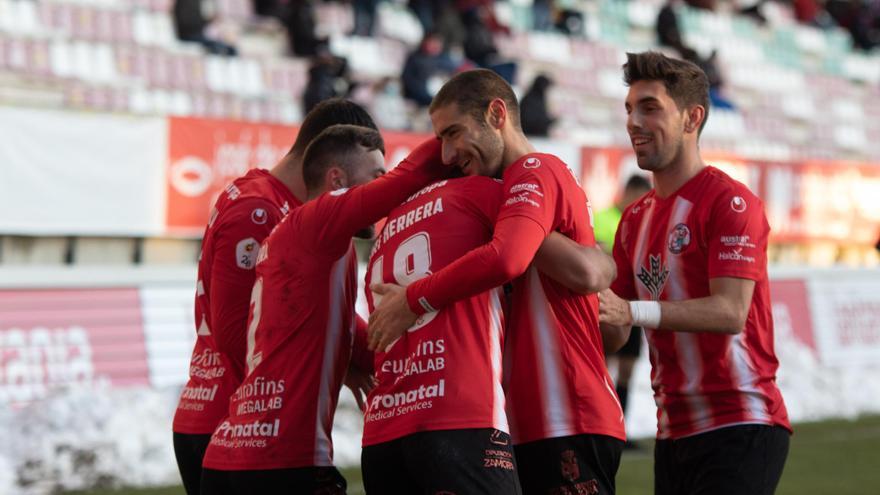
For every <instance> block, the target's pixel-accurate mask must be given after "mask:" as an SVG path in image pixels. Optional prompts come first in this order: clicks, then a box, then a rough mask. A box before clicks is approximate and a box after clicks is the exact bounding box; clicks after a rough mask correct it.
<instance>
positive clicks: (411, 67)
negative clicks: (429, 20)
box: [400, 32, 458, 107]
mask: <svg viewBox="0 0 880 495" xmlns="http://www.w3.org/2000/svg"><path fill="white" fill-rule="evenodd" d="M457 65H458V64H456V63H455V61H453V60H452V59H451V58H450V57H449V56H448V55H447V54H445V53H444V52H443V40H441V39H440V35H439V34H438V33H433V32H432V33H428V34H426V35H425V37H424V38H423V39H422V42H421V43H419V47H418V48H417V49H416V50H414V51H413V52H412V53H410V54H409V56H408V57H407V58H406V62H404V64H403V72H402V73H401V75H400V79H401V82H402V83H403V97H404V98H406V99H407V100H411V101H413V102H414V103H415V104H416V105H418V106H419V107H427V106H428V105H430V104H431V99H432V98H433V97H434V95H433V94H432V93H431V92H430V91H429V90H428V81H429V80H430V79H431V78H432V77H434V76H438V75H440V76H448V75H450V74H452V73H453V72H455V70H456V69H457Z"/></svg>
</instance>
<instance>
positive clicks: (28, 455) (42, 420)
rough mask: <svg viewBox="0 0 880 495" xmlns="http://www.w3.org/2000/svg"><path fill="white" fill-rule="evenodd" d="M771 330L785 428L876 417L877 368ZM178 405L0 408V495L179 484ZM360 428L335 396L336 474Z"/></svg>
mask: <svg viewBox="0 0 880 495" xmlns="http://www.w3.org/2000/svg"><path fill="white" fill-rule="evenodd" d="M779 330H781V331H780V332H779V335H778V336H777V337H778V338H777V344H776V350H777V354H778V357H779V360H780V370H779V386H780V387H781V388H782V392H783V396H784V397H785V401H786V404H787V406H788V411H789V414H790V416H791V418H792V420H793V421H795V422H798V421H811V420H819V419H826V418H832V417H835V418H839V417H843V418H853V417H856V416H858V415H860V414H866V413H874V414H876V413H880V364H874V365H862V366H856V365H853V366H850V367H847V368H843V367H828V366H822V365H821V363H820V362H819V360H818V359H817V357H816V355H815V354H814V353H813V351H812V350H811V349H809V348H808V347H806V346H803V345H802V344H800V343H798V341H797V340H795V339H794V338H792V337H791V335H790V334H788V333H787V332H786V329H784V328H783V329H779ZM177 398H178V390H177V389H165V390H153V389H143V388H140V389H112V388H109V387H107V386H96V387H81V388H69V389H63V390H55V391H53V392H52V393H51V394H50V395H49V397H48V398H46V399H44V400H41V401H39V402H34V403H31V404H29V405H27V406H24V407H17V408H10V407H3V408H0V438H3V442H0V493H2V494H24V495H32V494H48V493H51V492H53V491H57V490H59V489H82V488H91V487H117V486H122V485H130V486H159V485H170V484H178V483H179V482H180V478H179V476H178V473H177V466H176V463H175V460H174V451H173V447H172V442H171V418H172V417H173V414H174V409H175V407H176V404H177ZM628 413H629V414H628V416H627V428H628V431H629V435H630V436H631V437H633V438H640V437H650V436H653V435H654V434H655V428H656V416H655V415H656V409H655V407H654V401H653V397H652V393H651V388H650V365H649V363H648V361H647V359H646V356H645V355H643V356H642V358H641V359H640V360H639V361H638V362H637V364H636V367H635V370H634V374H633V383H632V384H631V392H630V410H629V411H628ZM362 428H363V417H362V415H361V413H360V411H359V410H358V409H357V406H356V404H355V401H354V399H353V397H352V395H351V392H350V391H348V390H347V389H343V391H342V392H341V394H340V401H339V409H338V411H337V415H336V420H335V426H334V431H333V440H334V446H335V458H336V464H337V465H339V466H354V465H358V464H359V463H360V452H361V446H360V440H361V431H362Z"/></svg>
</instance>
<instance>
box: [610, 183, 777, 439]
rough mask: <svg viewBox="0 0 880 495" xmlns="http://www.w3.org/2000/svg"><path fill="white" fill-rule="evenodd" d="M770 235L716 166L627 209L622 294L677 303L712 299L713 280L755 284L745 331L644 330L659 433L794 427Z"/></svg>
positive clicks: (620, 252) (742, 189) (618, 242)
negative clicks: (772, 283) (779, 353)
mask: <svg viewBox="0 0 880 495" xmlns="http://www.w3.org/2000/svg"><path fill="white" fill-rule="evenodd" d="M769 232H770V226H769V224H768V223H767V219H766V217H765V215H764V206H763V203H762V202H761V200H760V199H758V197H757V196H755V195H754V194H752V192H751V191H749V189H748V188H747V187H746V186H745V185H743V184H741V183H739V182H737V181H735V180H733V179H731V178H730V177H729V176H727V175H726V174H725V173H723V172H721V171H720V170H718V169H716V168H714V167H706V168H705V169H704V170H702V171H700V173H699V174H697V175H696V176H695V177H694V178H692V179H691V180H689V181H688V182H687V183H685V184H684V185H683V186H682V187H681V188H680V189H679V190H678V191H676V192H675V194H673V195H671V196H670V197H668V198H659V197H657V196H656V195H655V193H654V191H651V192H650V193H648V194H646V195H645V196H644V197H642V198H641V199H640V200H639V201H636V202H635V203H633V204H632V205H631V206H630V207H629V208H627V209H626V211H625V212H624V213H623V218H622V220H621V223H620V227H619V228H618V231H617V238H616V239H615V242H614V259H615V261H616V263H617V279H616V280H615V282H614V284H613V285H612V289H613V290H614V292H616V293H617V294H618V295H619V296H621V297H622V298H624V299H631V300H634V299H640V300H660V301H681V300H685V299H695V298H701V297H707V296H709V295H710V294H709V280H710V279H712V278H717V277H734V278H743V279H749V280H754V281H755V292H754V295H753V297H752V305H751V307H750V308H749V314H748V319H747V321H746V327H745V330H743V331H742V332H741V333H739V334H737V335H725V334H718V333H709V332H705V333H685V332H675V331H671V330H667V329H649V328H646V329H645V330H646V336H647V340H648V344H649V346H650V359H651V365H652V370H651V380H652V385H653V388H654V399H655V401H656V403H657V408H658V409H657V430H658V432H657V436H658V438H661V439H668V438H673V439H674V438H680V437H684V436H688V435H694V434H697V433H701V432H705V431H709V430H713V429H717V428H721V427H725V426H731V425H737V424H767V425H780V426H783V427H785V428H789V429H790V425H789V421H788V414H787V412H786V409H785V404H784V402H783V400H782V395H781V394H780V392H779V388H778V387H777V386H776V369H777V368H778V365H779V363H778V361H777V359H776V354H775V351H774V348H773V320H772V317H771V307H770V293H769V282H768V279H767V238H768V235H769Z"/></svg>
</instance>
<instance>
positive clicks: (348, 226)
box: [301, 138, 451, 249]
mask: <svg viewBox="0 0 880 495" xmlns="http://www.w3.org/2000/svg"><path fill="white" fill-rule="evenodd" d="M450 171H451V168H450V167H446V166H444V165H443V161H442V159H441V155H440V141H439V140H437V139H434V138H431V139H428V140H427V141H425V142H423V143H422V144H420V145H419V146H417V147H416V149H414V150H413V151H412V152H411V153H410V154H409V155H408V156H407V157H406V158H404V159H403V161H401V162H400V164H399V165H397V167H395V168H394V169H393V170H391V171H390V172H389V173H387V174H385V175H383V176H382V177H379V178H377V179H375V180H373V181H371V182H369V183H367V184H364V185H361V186H356V187H353V188H351V189H350V190H348V191H344V190H338V191H334V192H331V193H329V194H325V195H323V196H321V197H320V198H318V200H317V201H315V202H313V203H307V204H306V205H304V206H302V207H301V210H302V213H301V215H302V217H305V219H304V222H305V224H306V225H309V226H310V228H311V229H312V230H314V231H315V232H316V233H317V235H316V236H315V239H316V240H319V241H320V242H321V244H320V246H318V247H319V248H321V249H326V246H327V245H328V242H329V243H331V244H333V243H334V241H346V242H347V241H348V240H349V239H350V238H351V237H352V235H354V233H355V232H357V231H358V230H361V229H363V228H364V227H367V226H369V225H371V224H374V223H376V222H377V221H379V219H381V218H382V217H385V216H386V215H387V214H388V212H389V211H391V210H392V209H393V208H394V207H396V206H397V205H399V204H400V203H402V202H403V201H405V200H406V198H408V197H409V196H410V195H411V194H413V193H415V192H417V191H418V190H419V189H421V188H422V187H424V186H427V185H428V184H430V183H432V182H435V181H437V180H438V179H441V178H443V177H445V176H446V175H448V174H449V172H450ZM330 218H332V221H328V219H330Z"/></svg>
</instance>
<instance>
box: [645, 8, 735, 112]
mask: <svg viewBox="0 0 880 495" xmlns="http://www.w3.org/2000/svg"><path fill="white" fill-rule="evenodd" d="M677 3H678V0H667V2H666V4H665V5H664V6H663V8H662V9H660V12H659V13H658V14H657V39H658V41H659V42H660V45H661V46H668V47H669V48H672V49H674V50H676V51H677V52H678V53H679V55H680V56H681V58H683V59H684V60H687V61H688V62H693V63H694V64H696V65H697V66H699V67H700V68H701V69H703V72H705V73H706V76H707V77H708V78H709V98H710V100H711V103H712V106H714V107H716V108H725V109H733V108H735V107H734V105H733V103H732V102H731V101H730V100H728V99H727V98H725V97H724V96H723V94H722V86H723V85H724V81H723V80H722V78H721V71H719V70H718V65H717V63H716V57H717V53H716V52H715V51H712V54H711V55H709V57H706V58H704V57H701V56H700V54H699V53H697V51H696V50H694V49H693V48H691V47H689V46H687V45H686V44H685V42H684V38H683V37H682V35H681V30H680V29H679V27H678V16H677V15H676V14H675V6H676V4H677Z"/></svg>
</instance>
